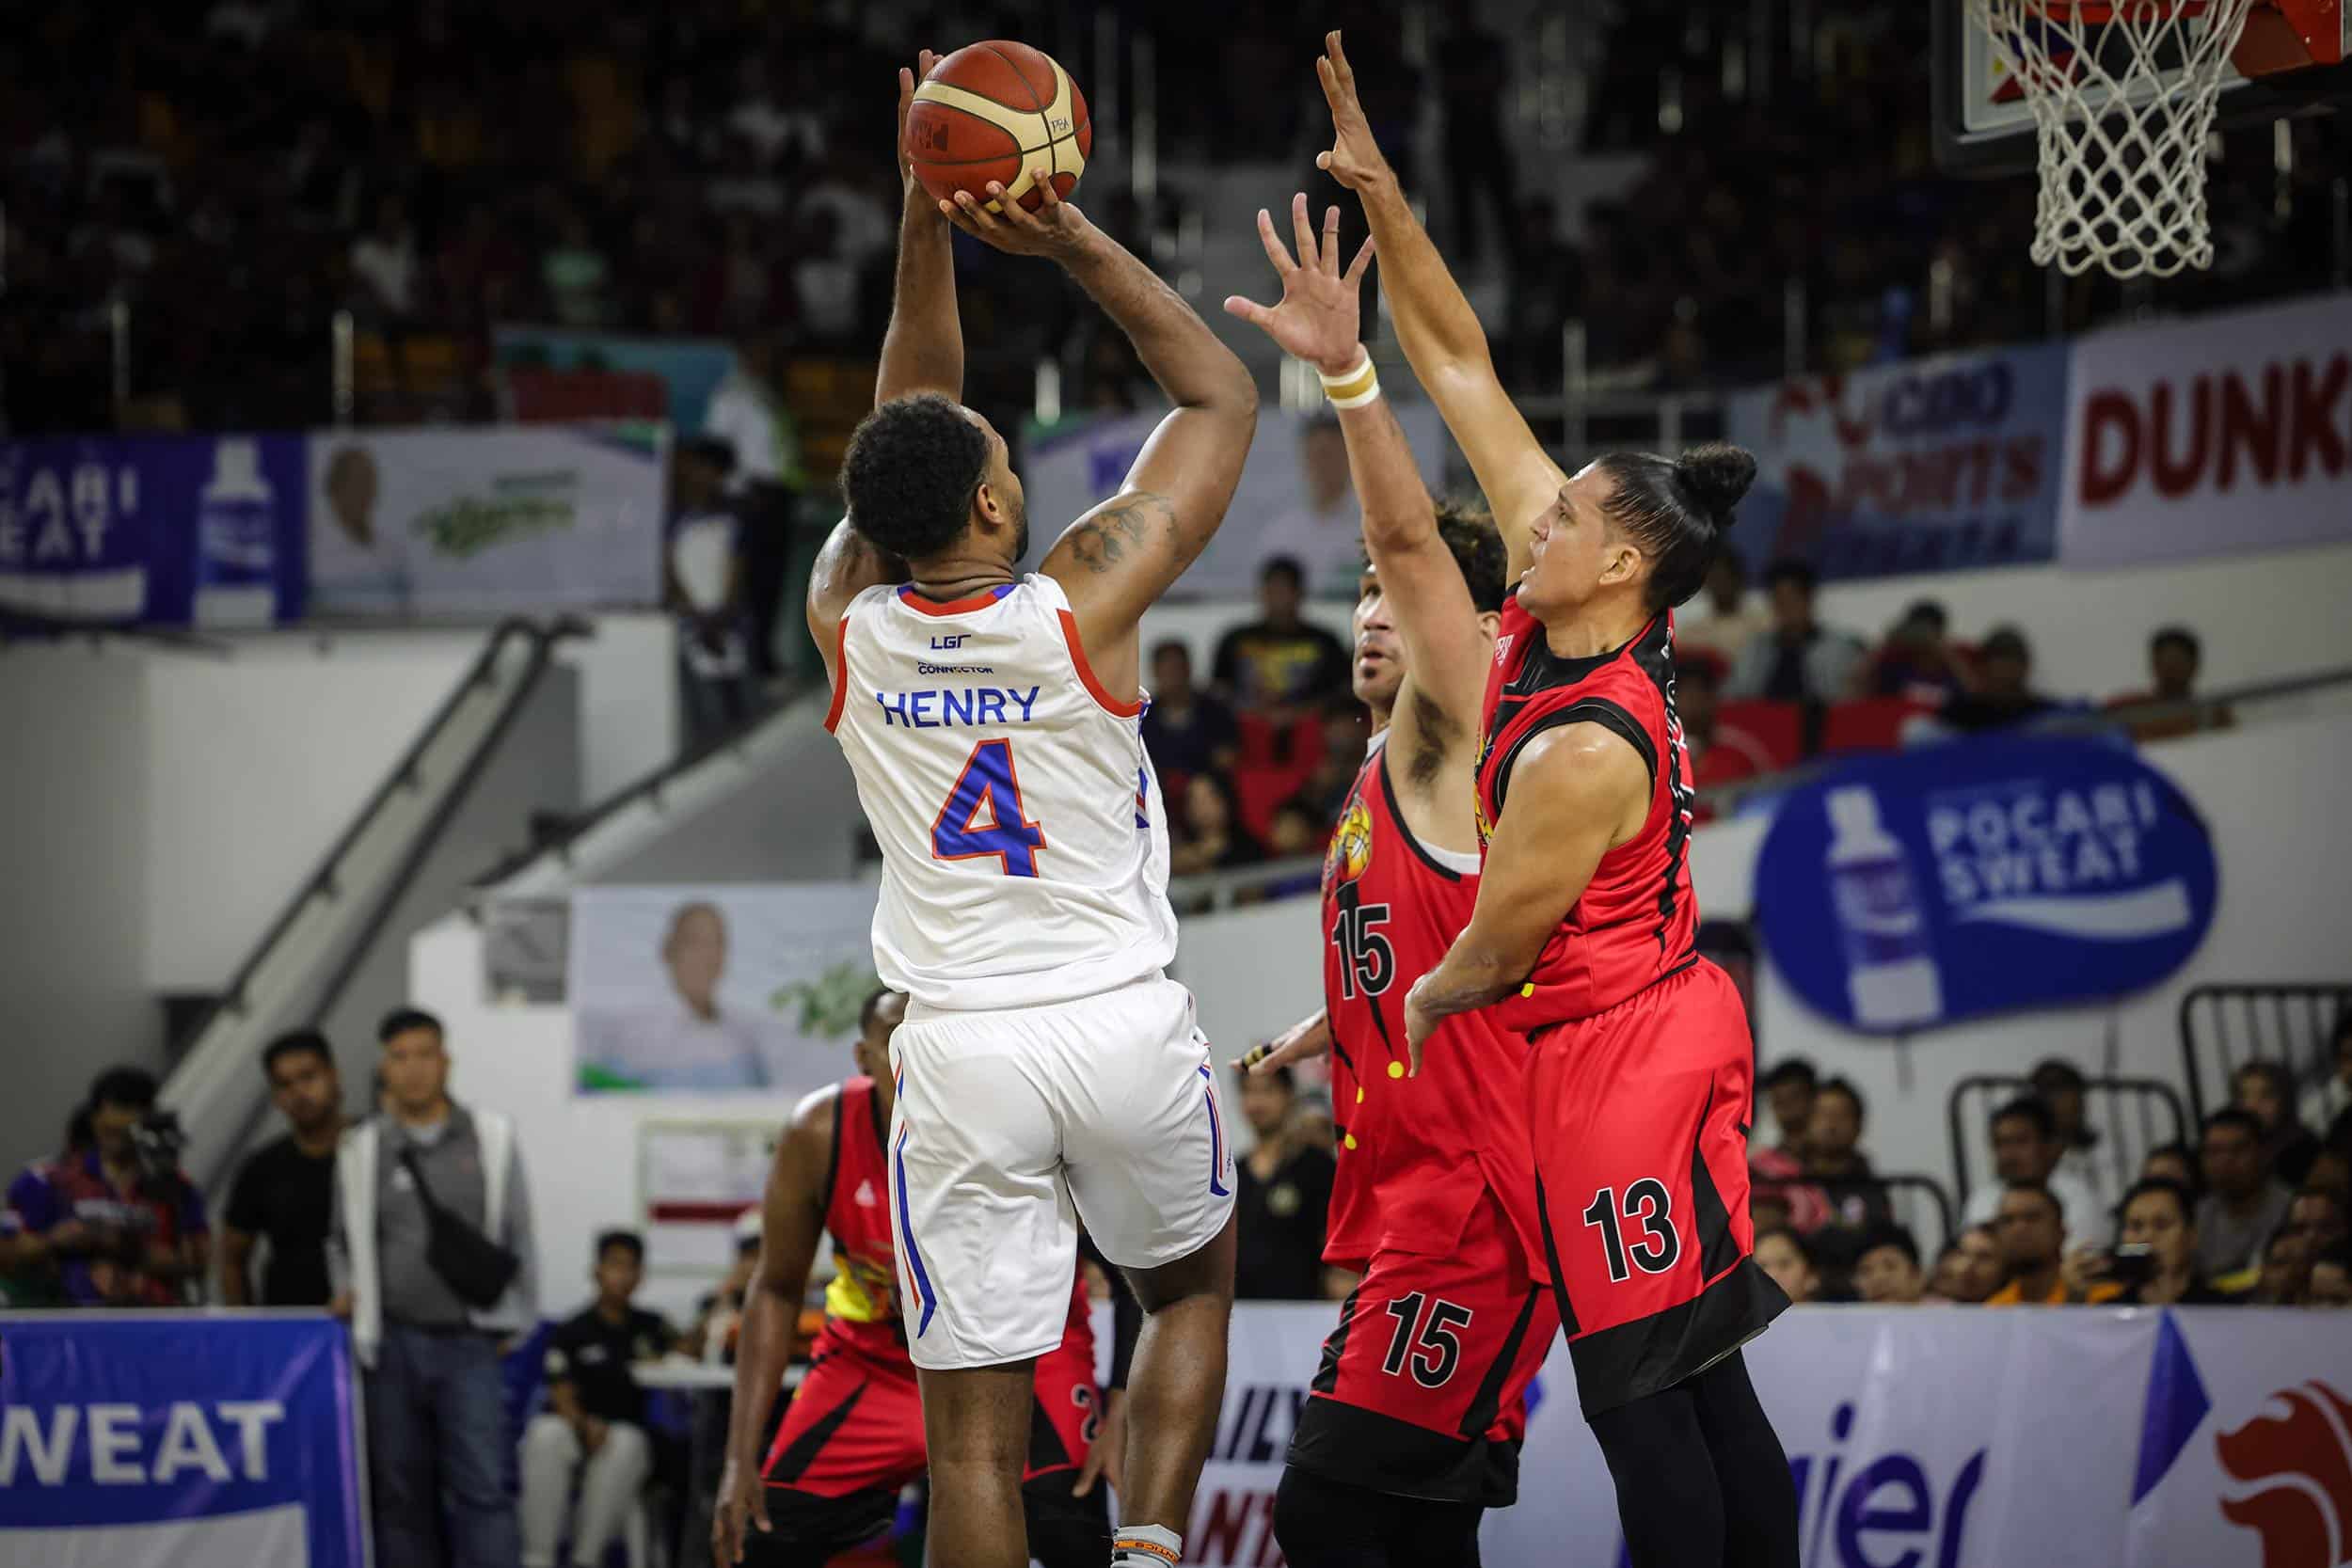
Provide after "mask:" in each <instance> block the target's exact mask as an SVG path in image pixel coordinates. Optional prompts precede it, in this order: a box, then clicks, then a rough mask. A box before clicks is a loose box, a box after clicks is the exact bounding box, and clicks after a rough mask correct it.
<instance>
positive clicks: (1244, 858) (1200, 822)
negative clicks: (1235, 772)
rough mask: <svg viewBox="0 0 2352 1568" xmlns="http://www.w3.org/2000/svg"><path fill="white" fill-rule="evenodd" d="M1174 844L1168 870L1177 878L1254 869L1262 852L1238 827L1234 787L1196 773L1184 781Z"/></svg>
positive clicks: (1214, 776) (1219, 777)
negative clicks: (1182, 798)
mask: <svg viewBox="0 0 2352 1568" xmlns="http://www.w3.org/2000/svg"><path fill="white" fill-rule="evenodd" d="M1172 826H1173V827H1174V828H1175V830H1176V832H1175V834H1174V837H1175V842H1174V843H1173V845H1172V846H1171V847H1170V848H1169V851H1168V869H1169V870H1171V871H1173V872H1174V873H1175V874H1176V875H1177V876H1179V877H1190V876H1195V875H1197V874H1199V873H1200V872H1203V871H1225V870H1229V869H1231V868H1232V867H1233V866H1237V865H1255V864H1256V863H1258V862H1260V861H1262V860H1263V859H1265V850H1264V849H1263V848H1262V847H1260V846H1259V844H1258V841H1257V840H1256V839H1254V838H1252V837H1250V836H1249V830H1248V829H1247V828H1245V827H1243V826H1242V824H1241V807H1240V804H1239V802H1237V801H1236V800H1234V799H1233V786H1232V784H1229V783H1228V782H1226V779H1225V777H1224V775H1222V774H1219V773H1195V774H1194V775H1193V776H1192V777H1191V778H1189V779H1186V780H1185V781H1184V808H1183V810H1182V811H1181V812H1179V813H1178V814H1177V816H1176V820H1175V822H1174V823H1173V824H1172Z"/></svg>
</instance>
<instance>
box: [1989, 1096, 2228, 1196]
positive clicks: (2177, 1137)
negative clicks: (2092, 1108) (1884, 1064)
mask: <svg viewBox="0 0 2352 1568" xmlns="http://www.w3.org/2000/svg"><path fill="white" fill-rule="evenodd" d="M1980 1091H2008V1092H2007V1093H2006V1094H2003V1095H2002V1096H2001V1097H2000V1098H1998V1099H1995V1100H1994V1101H1993V1103H1992V1105H1991V1107H1990V1108H1991V1109H1993V1110H1998V1109H1999V1108H2000V1106H2001V1105H2002V1104H2004V1103H2006V1102H2007V1101H2010V1100H2014V1099H2017V1098H2019V1097H2020V1096H2023V1095H2029V1094H2031V1093H2033V1080H2032V1079H2030V1078H2028V1077H2026V1076H2025V1075H2024V1074H2022V1073H2007V1072H1997V1073H1996V1072H1987V1073H1975V1074H1971V1075H1970V1076H1968V1077H1966V1078H1963V1079H1961V1080H1960V1082H1958V1083H1956V1084H1954V1085H1952V1092H1951V1094H1950V1095H1949V1096H1948V1097H1947V1099H1946V1100H1945V1102H1944V1104H1945V1119H1946V1121H1947V1125H1948V1127H1949V1130H1950V1132H1951V1138H1952V1178H1953V1180H1956V1181H1958V1182H1959V1183H1960V1192H1961V1199H1962V1201H1963V1202H1965V1201H1966V1200H1967V1195H1968V1193H1969V1191H1970V1190H1971V1187H1972V1185H1973V1184H1972V1183H1971V1182H1970V1180H1968V1131H1967V1123H1966V1121H1965V1119H1964V1118H1963V1111H1965V1110H1966V1109H1967V1101H1968V1097H1969V1096H1970V1095H1971V1094H1974V1093H1978V1092H1980ZM2083 1091H2084V1095H2085V1099H2086V1103H2088V1101H2089V1097H2090V1096H2091V1095H2094V1094H2099V1093H2105V1094H2106V1096H2107V1097H2108V1099H2109V1102H2110V1103H2118V1104H2120V1103H2121V1102H2122V1100H2123V1099H2124V1098H2125V1097H2130V1098H2132V1099H2134V1100H2136V1101H2138V1103H2139V1106H2140V1114H2139V1131H2140V1136H2141V1137H2142V1139H2143V1140H2145V1141H2146V1143H2147V1147H2148V1148H2155V1147H2156V1146H2157V1144H2158V1143H2159V1142H2171V1143H2180V1142H2183V1141H2185V1139H2186V1138H2187V1136H2188V1128H2189V1121H2188V1116H2187V1113H2186V1112H2185V1111H2184V1110H2183V1109H2182V1106H2181V1092H2180V1090H2178V1089H2176V1088H2174V1087H2173V1086H2172V1085H2169V1084H2168V1083H2166V1082H2165V1081H2164V1080H2163V1079H2161V1078H2125V1077H2090V1076H2088V1075H2086V1076H2085V1077H2084V1079H2083ZM2152 1103H2153V1104H2155V1105H2158V1106H2161V1107H2162V1108H2163V1109H2164V1110H2165V1111H2167V1112H2169V1113H2170V1115H2171V1119H2172V1136H2171V1137H2170V1138H2169V1139H2165V1140H2159V1139H2158V1138H2156V1136H2155V1135H2154V1132H2153V1129H2152V1128H2151V1127H2150V1125H2149V1112H2148V1107H2149V1106H2150V1104H2152ZM2086 1119H2088V1118H2086ZM2093 1130H2094V1131H2096V1132H2101V1133H2103V1134H2105V1133H2108V1132H2113V1133H2116V1134H2117V1136H2116V1137H2115V1140H2114V1142H2115V1145H2116V1147H2117V1148H2119V1149H2120V1148H2123V1147H2125V1140H2124V1139H2123V1138H2122V1136H2121V1133H2122V1127H2121V1125H2120V1124H2119V1125H2118V1126H2116V1127H2113V1128H2094V1129H2093ZM2140 1152H2141V1154H2142V1156H2143V1157H2144V1156H2145V1155H2146V1153H2147V1149H2146V1148H2143V1149H2142V1150H2141V1151H2140ZM2116 1175H2117V1177H2118V1181H2117V1190H2119V1191H2120V1190H2122V1188H2123V1187H2125V1186H2128V1185H2130V1184H2131V1181H2132V1180H2133V1179H2134V1176H2135V1175H2136V1173H2134V1172H2128V1171H2126V1170H2124V1169H2123V1168H2122V1166H2121V1165H2119V1166H2118V1167H2117V1170H2116Z"/></svg>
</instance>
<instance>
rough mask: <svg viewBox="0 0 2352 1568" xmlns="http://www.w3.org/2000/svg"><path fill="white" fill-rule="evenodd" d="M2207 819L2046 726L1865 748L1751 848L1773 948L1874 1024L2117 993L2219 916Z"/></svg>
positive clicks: (1802, 988)
mask: <svg viewBox="0 0 2352 1568" xmlns="http://www.w3.org/2000/svg"><path fill="white" fill-rule="evenodd" d="M2217 876H2218V874H2217V868H2216V865H2215V861H2214V852H2213V843H2212V839H2211V837H2210V836H2209V835H2208V833H2207V832H2206V829H2205V824H2204V820H2203V818H2202V817H2201V816H2199V815H2198V813H2197V810H2196V808H2195V807H2194V806H2193V805H2191V804H2190V803H2189V800H2188V799H2187V798H2186V797H2185V796H2184V795H2183V794H2182V793H2181V792H2180V790H2179V789H2178V788H2176V787H2175V786H2174V785H2173V784H2172V782H2171V781H2170V780H2169V779H2167V778H2166V777H2165V776H2164V775H2163V774H2161V773H2159V772H2157V771H2156V770H2155V769H2154V768H2152V767H2150V766H2149V765H2148V764H2147V763H2146V762H2145V761H2143V760H2141V759H2140V758H2139V757H2138V756H2137V755H2136V754H2134V753H2133V752H2129V751H2126V750H2123V749H2122V748H2120V747H2118V746H2116V745H2114V744H2112V743H2109V742H2107V741H2104V740H2095V739H2087V738H2082V737H2078V736H2026V737H2020V738H2015V739H2003V740H1976V741H1971V742H1967V743H1964V744H1962V743H1955V744H1949V745H1943V746H1931V747H1924V748H1921V749H1918V750H1915V751H1911V752H1901V753H1898V754H1896V755H1892V756H1884V757H1868V758H1858V759H1855V760H1853V761H1850V762H1848V763H1846V764H1844V765H1843V766H1841V767H1839V768H1835V769H1834V770H1832V771H1831V772H1829V773H1827V774H1825V775H1823V776H1821V777H1820V778H1817V779H1814V780H1811V781H1809V782H1807V783H1806V784H1803V785H1801V786H1799V787H1798V788H1796V789H1793V790H1791V791H1790V792H1789V793H1788V795H1787V796H1785V797H1784V798H1783V799H1782V801H1781V803H1780V807H1779V810H1778V812H1777V814H1776V815H1775V816H1774V817H1773V819H1772V830H1771V832H1769V834H1768V835H1767V836H1766V838H1765V841H1764V847H1763V850H1762V852H1761V853H1760V854H1759V855H1758V856H1757V858H1756V916H1757V923H1758V925H1759V926H1760V927H1762V930H1763V933H1764V940H1765V944H1766V945H1767V947H1769V948H1770V950H1771V952H1772V961H1773V963H1774V964H1776V965H1778V966H1779V969H1780V972H1781V974H1783V975H1785V976H1786V977H1787V978H1788V983H1789V984H1790V986H1791V987H1793V988H1794V989H1795V990H1796V992H1797V994H1798V995H1800V996H1801V997H1803V998H1804V1000H1805V1002H1806V1003H1807V1004H1808V1005H1809V1006H1812V1007H1814V1008H1815V1009H1816V1010H1817V1011H1819V1012H1820V1013H1822V1014H1824V1015H1825V1016H1827V1017H1829V1018H1831V1019H1833V1020H1835V1021H1836V1022H1839V1023H1841V1024H1844V1025H1845V1026H1846V1027H1848V1028H1851V1029H1858V1030H1861V1031H1863V1032H1865V1033H1868V1034H1899V1033H1901V1032H1903V1031H1906V1030H1911V1029H1917V1028H1924V1027H1928V1026H1931V1025H1933V1024H1937V1023H1944V1022H1950V1021H1952V1020H1955V1019H1961V1018H1967V1017H1970V1016H1973V1015H1977V1014H1981V1013H1996V1012H2007V1011H2011V1010H2013V1009H2017V1008H2022V1007H2044V1006H2058V1005H2061V1004H2065V1003H2071V1002H2085V1001H2092V1000H2096V999H2100V998H2105V997H2113V996H2120V995H2122V994H2125V993H2127V992H2130V991H2134V990H2139V989H2141V988H2143V987H2146V986H2152V985H2154V984H2155V983H2156V982H2158V981H2159V980H2162V979H2164V978H2165V977H2166V976H2167V975H2169V974H2172V973H2173V972H2174V971H2175V970H2177V969H2179V968H2180V966H2181V965H2182V964H2184V963H2185V962H2187V961H2188V958H2189V956H2190V955H2191V954H2192V953H2194V952H2196V950H2197V946H2198V943H2200V942H2202V941H2203V940H2204V936H2205V931H2206V928H2207V927H2210V926H2211V925H2212V924H2213V915H2214V901H2215V897H2216V891H2217Z"/></svg>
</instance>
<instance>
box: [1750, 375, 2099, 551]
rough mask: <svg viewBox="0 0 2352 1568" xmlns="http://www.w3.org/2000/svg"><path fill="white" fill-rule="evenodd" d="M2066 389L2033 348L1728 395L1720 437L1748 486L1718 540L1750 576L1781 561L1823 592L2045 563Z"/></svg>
mask: <svg viewBox="0 0 2352 1568" xmlns="http://www.w3.org/2000/svg"><path fill="white" fill-rule="evenodd" d="M2066 384H2067V368H2066V349H2065V347H2064V346H2063V345H2059V344H2048V345H2039V346H2035V347H2030V348H2016V349H2004V350H2000V351H1998V352H1995V353H1990V354H1969V355H1954V356H1945V357H1940V358H1934V359H1922V360H1916V361H1912V362H1909V363H1905V364H1899V365H1888V366H1883V367H1881V368H1877V369H1872V370H1867V371H1859V372H1853V373H1852V374H1849V375H1826V376H1805V377H1802V378H1800V379H1798V380H1794V381H1787V382H1783V383H1781V384H1780V385H1778V386H1776V387H1762V388H1756V389H1754V390H1751V391H1746V392H1740V393H1738V394H1736V395H1735V396H1733V397H1732V398H1731V399H1730V402H1729V405H1728V408H1727V411H1726V412H1727V423H1728V434H1729V437H1730V439H1731V440H1732V441H1734V442H1736V443H1738V444H1739V445H1740V446H1743V447H1746V448H1747V449H1748V450H1749V451H1753V452H1755V453H1756V465H1757V471H1756V487H1755V488H1754V489H1753V490H1751V491H1750V492H1749V493H1748V497H1747V499H1745V500H1743V501H1741V502H1740V527H1739V529H1738V530H1737V531H1735V532H1733V533H1732V534H1731V535H1730V536H1729V537H1730V540H1731V542H1732V544H1733V546H1735V547H1736V548H1737V549H1739V550H1740V553H1741V554H1742V555H1743V556H1745V557H1746V558H1747V559H1748V560H1749V562H1751V563H1752V564H1756V565H1761V564H1762V563H1764V562H1769V561H1772V560H1777V559H1780V558H1783V557H1795V558H1796V559H1798V560H1802V561H1806V562H1811V563H1812V565H1813V566H1814V568H1815V569H1816V570H1817V571H1819V572H1820V574H1821V576H1822V577H1824V578H1877V577H1898V576H1903V575H1907V574H1910V573H1915V572H1937V571H1954V570H1960V569H1963V568H1969V567H1979V566H2009V565H2016V564H2021V563H2025V562H2043V561H2048V560H2050V559H2051V558H2052V556H2053V555H2054V554H2055V553H2056V550H2057V542H2058V473H2059V467H2060V463H2061V456H2060V453H2059V451H2058V446H2059V441H2060V439H2061V436H2062V432H2063V430H2064V428H2065V427H2064V424H2063V422H2062V421H2063V418H2064V415H2065V411H2066Z"/></svg>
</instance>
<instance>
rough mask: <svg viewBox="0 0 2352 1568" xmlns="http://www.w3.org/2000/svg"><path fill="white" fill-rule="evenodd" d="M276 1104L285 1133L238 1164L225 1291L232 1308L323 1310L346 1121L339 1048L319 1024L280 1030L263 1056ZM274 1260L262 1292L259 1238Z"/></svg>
mask: <svg viewBox="0 0 2352 1568" xmlns="http://www.w3.org/2000/svg"><path fill="white" fill-rule="evenodd" d="M262 1074H263V1075H264V1076H265V1077H267V1078H268V1079H269V1091H270V1103H271V1104H273V1105H275V1106H277V1107H278V1115H279V1116H281V1117H285V1118H286V1127H287V1132H286V1133H285V1135H284V1136H283V1137H280V1138H278V1140H276V1141H275V1142H273V1143H268V1144H264V1145H263V1146H262V1148H259V1149H257V1150H256V1151H255V1152H254V1153H253V1155H252V1156H251V1157H250V1158H249V1159H247V1160H246V1163H245V1164H244V1165H243V1166H241V1167H240V1168H239V1169H238V1171H237V1179H236V1181H235V1182H234V1184H233V1185H231V1186H230V1189H229V1212H228V1213H227V1215H226V1216H225V1219H226V1224H225V1226H224V1227H223V1229H222V1232H221V1239H220V1296H221V1300H222V1301H223V1302H224V1303H226V1304H227V1305H229V1306H230V1307H324V1306H326V1303H327V1301H328V1299H329V1298H330V1297H331V1296H333V1295H334V1293H335V1292H334V1291H332V1290H330V1289H329V1288H328V1286H327V1281H326V1233H327V1229H328V1227H329V1225H330V1222H331V1221H332V1218H333V1215H334V1210H335V1146H336V1144H337V1143H338V1142H340V1141H341V1140H342V1135H343V1128H344V1127H345V1126H346V1125H347V1124H348V1118H346V1117H344V1115H343V1085H342V1078H341V1077H339V1076H337V1074H336V1071H335V1053H334V1050H333V1048H332V1047H330V1046H329V1045H328V1044H327V1043H326V1036H324V1035H322V1034H320V1033H319V1032H318V1031H317V1030H315V1029H300V1030H296V1031H295V1032H294V1033H293V1034H291V1035H280V1036H279V1037H278V1038H276V1039H274V1040H272V1041H271V1042H270V1043H269V1047H268V1049H266V1050H264V1051H263V1052H262ZM257 1241H259V1242H266V1243H268V1246H269V1251H268V1261H267V1263H266V1264H264V1265H263V1268H262V1288H261V1290H260V1291H258V1292H257V1291H255V1290H254V1289H253V1280H252V1276H251V1275H250V1273H249V1272H248V1271H249V1269H250V1265H251V1260H252V1255H253V1243H255V1242H257Z"/></svg>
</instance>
